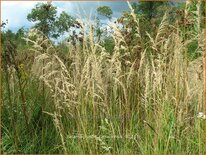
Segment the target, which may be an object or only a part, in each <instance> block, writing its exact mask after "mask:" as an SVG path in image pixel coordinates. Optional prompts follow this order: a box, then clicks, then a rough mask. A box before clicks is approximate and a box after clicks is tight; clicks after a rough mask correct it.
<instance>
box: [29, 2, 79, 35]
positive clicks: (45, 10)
mask: <svg viewBox="0 0 206 155" xmlns="http://www.w3.org/2000/svg"><path fill="white" fill-rule="evenodd" d="M27 19H28V20H29V21H31V22H37V23H36V24H35V26H34V27H35V28H37V29H39V30H40V31H42V32H43V33H44V34H45V35H46V36H47V37H52V38H58V37H59V36H60V35H61V34H63V33H64V32H68V31H69V28H70V27H71V26H72V24H73V23H74V22H75V19H74V18H73V17H71V16H70V15H68V14H67V13H66V12H64V11H63V12H62V13H61V14H60V16H59V17H57V8H56V7H55V6H53V5H52V4H51V2H47V3H38V4H37V5H36V6H35V8H33V9H32V11H31V13H29V14H28V15H27Z"/></svg>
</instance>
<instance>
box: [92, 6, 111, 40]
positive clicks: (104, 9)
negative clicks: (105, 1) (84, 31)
mask: <svg viewBox="0 0 206 155" xmlns="http://www.w3.org/2000/svg"><path fill="white" fill-rule="evenodd" d="M96 11H97V14H98V15H101V16H104V17H106V18H108V19H109V20H111V18H112V14H113V11H112V9H111V8H110V7H109V6H100V7H98V8H97V10H96ZM102 26H103V23H101V21H100V19H99V18H98V17H97V20H96V28H95V30H96V36H97V41H100V39H101V36H102V34H103V32H104V30H102Z"/></svg>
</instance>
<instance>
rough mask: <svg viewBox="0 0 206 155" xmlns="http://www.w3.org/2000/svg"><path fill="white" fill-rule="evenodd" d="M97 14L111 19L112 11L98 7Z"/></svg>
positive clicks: (106, 7)
mask: <svg viewBox="0 0 206 155" xmlns="http://www.w3.org/2000/svg"><path fill="white" fill-rule="evenodd" d="M97 13H98V14H100V15H102V16H105V17H107V18H109V19H111V18H112V14H113V11H112V9H111V8H110V7H109V6H100V7H98V8H97Z"/></svg>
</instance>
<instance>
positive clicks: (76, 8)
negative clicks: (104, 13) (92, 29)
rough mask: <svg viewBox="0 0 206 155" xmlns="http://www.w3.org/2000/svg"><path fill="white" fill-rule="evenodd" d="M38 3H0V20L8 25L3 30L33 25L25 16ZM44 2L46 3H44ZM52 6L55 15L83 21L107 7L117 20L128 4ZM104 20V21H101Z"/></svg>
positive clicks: (91, 3) (68, 3) (54, 2)
mask: <svg viewBox="0 0 206 155" xmlns="http://www.w3.org/2000/svg"><path fill="white" fill-rule="evenodd" d="M38 2H43V1H1V19H2V20H3V21H6V19H8V24H7V25H6V27H5V29H4V30H8V29H10V30H12V31H13V32H16V31H17V30H18V29H19V28H21V27H24V28H30V27H32V26H33V25H34V23H31V22H29V21H28V20H27V18H26V17H27V14H29V13H30V12H31V10H32V8H34V6H35V5H36V4H37V3H38ZM44 2H46V1H44ZM52 4H53V5H54V6H56V7H57V14H58V15H59V14H60V13H61V12H62V11H65V12H67V13H68V14H69V15H72V16H74V17H77V18H81V19H82V18H83V19H85V18H86V16H87V17H89V16H94V15H95V10H96V8H98V7H99V6H109V7H111V9H112V11H113V18H117V17H119V16H120V15H121V13H122V12H123V11H125V10H128V4H127V2H125V1H116V2H114V1H113V2H102V1H95V2H91V1H90V2H88V1H81V2H77V1H70V2H69V1H61V2H58V1H53V2H52ZM102 20H104V19H102Z"/></svg>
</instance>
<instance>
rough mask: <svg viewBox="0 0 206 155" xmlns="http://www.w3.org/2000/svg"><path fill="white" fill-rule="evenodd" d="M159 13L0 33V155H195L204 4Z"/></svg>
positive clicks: (137, 7)
mask: <svg viewBox="0 0 206 155" xmlns="http://www.w3.org/2000/svg"><path fill="white" fill-rule="evenodd" d="M165 3H166V2H164V3H158V2H153V4H150V2H142V3H133V4H130V3H128V6H129V8H130V10H129V11H127V12H124V13H123V14H122V16H121V17H120V18H118V19H117V20H116V21H115V22H113V21H111V17H112V10H111V9H109V8H108V7H101V8H99V9H98V10H99V13H100V14H101V15H103V16H104V15H105V16H106V17H105V18H108V20H109V22H108V26H107V27H103V26H102V24H101V20H98V19H97V20H96V21H97V22H94V21H92V20H91V21H90V22H87V23H85V22H83V20H75V19H74V18H70V17H69V16H67V15H66V14H64V15H62V17H61V18H62V19H67V20H69V21H70V25H69V26H67V25H64V24H63V25H64V27H63V28H62V29H61V28H59V27H58V24H59V23H61V22H62V21H64V20H57V19H56V20H54V21H53V22H55V23H56V24H57V27H58V28H59V29H58V30H57V31H55V33H53V32H54V31H53V29H52V30H51V28H52V26H51V25H50V27H49V28H50V29H46V30H45V29H44V27H43V26H44V25H41V23H40V24H39V25H36V26H35V27H34V28H31V29H30V30H28V31H27V32H26V33H25V30H24V29H20V30H19V31H18V32H17V33H16V34H14V33H13V32H11V31H6V32H2V33H1V36H2V63H3V64H2V90H3V91H2V112H1V132H2V141H1V148H2V153H34V154H35V153H42V154H43V153H69V154H71V153H76V154H84V153H87V154H97V153H98V154H103V153H104V154H105V153H110V154H112V153H116V154H126V153H127V154H129V153H130V154H131V153H135V154H205V153H206V151H205V120H202V119H199V118H197V115H198V113H199V112H204V111H205V105H204V85H203V54H204V50H205V47H204V43H205V34H204V31H205V27H204V20H205V15H204V13H203V12H204V11H203V10H202V8H203V7H202V6H204V3H203V2H201V1H199V2H197V1H195V2H193V1H191V2H188V1H187V2H185V3H181V4H177V3H176V4H175V5H174V4H167V5H166V4H165ZM157 4H158V5H157ZM48 5H51V4H50V3H48ZM40 6H41V5H40V4H39V5H38V8H41V7H40ZM45 6H46V5H45ZM148 6H150V7H151V6H152V8H153V11H154V13H153V14H150V12H148V8H147V7H148ZM42 8H43V7H42ZM50 8H52V7H51V6H50ZM141 8H142V10H141ZM47 9H48V8H47ZM54 10H55V9H53V8H52V11H53V12H55V11H54ZM98 10H97V11H98ZM144 10H146V11H144ZM162 12H163V13H164V14H162ZM54 14H55V13H54ZM31 17H32V15H31V14H30V19H31ZM33 18H34V19H36V18H35V17H33ZM61 18H60V17H59V19H61ZM51 19H52V18H51ZM74 21H75V22H74ZM88 21H89V19H88ZM43 24H45V23H43ZM61 24H62V23H61ZM61 24H60V25H61ZM38 26H39V27H38ZM71 27H75V28H76V29H78V33H77V32H73V34H71V35H70V37H69V39H67V41H65V42H62V43H58V44H54V42H53V41H51V37H53V36H54V37H58V32H59V34H61V33H62V32H64V31H66V30H68V29H71ZM105 28H106V29H105ZM60 30H61V33H60Z"/></svg>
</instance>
